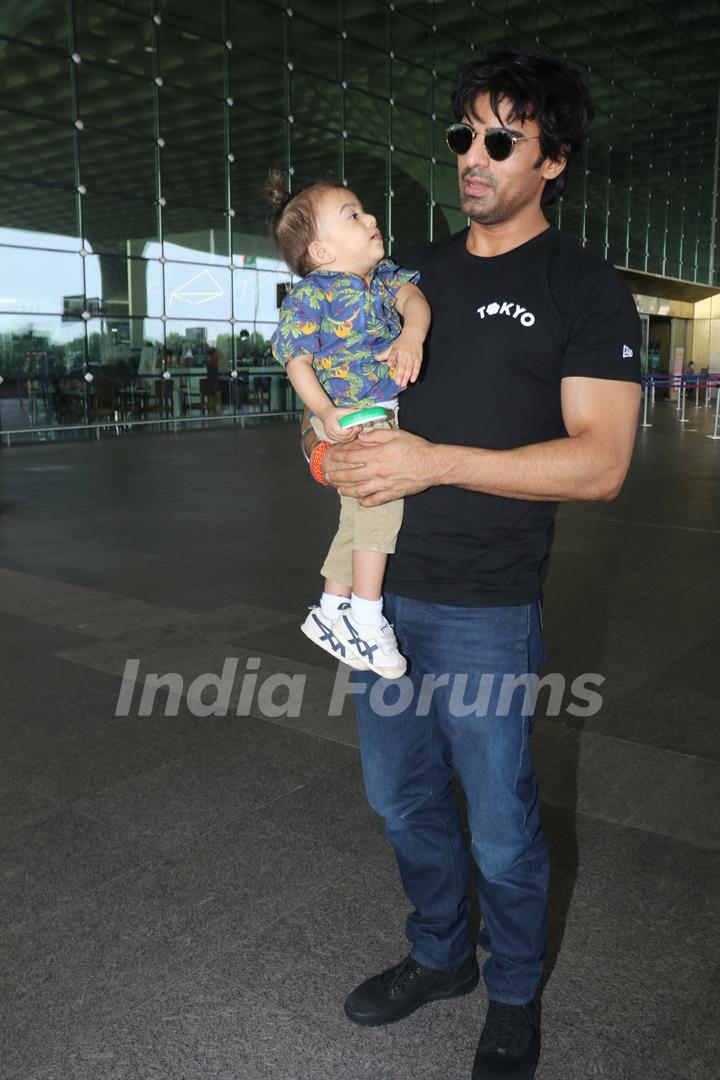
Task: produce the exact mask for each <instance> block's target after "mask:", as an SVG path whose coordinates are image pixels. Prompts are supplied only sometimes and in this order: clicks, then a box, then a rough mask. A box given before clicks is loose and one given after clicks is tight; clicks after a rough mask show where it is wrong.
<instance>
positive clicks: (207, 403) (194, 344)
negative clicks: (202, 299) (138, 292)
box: [165, 316, 234, 419]
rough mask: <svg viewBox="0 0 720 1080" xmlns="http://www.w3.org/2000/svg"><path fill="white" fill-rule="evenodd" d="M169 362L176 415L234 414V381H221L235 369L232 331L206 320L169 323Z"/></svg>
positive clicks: (198, 319) (167, 336) (167, 359)
mask: <svg viewBox="0 0 720 1080" xmlns="http://www.w3.org/2000/svg"><path fill="white" fill-rule="evenodd" d="M165 341H166V349H167V352H166V361H167V366H168V370H169V371H170V372H171V373H172V376H173V377H172V383H171V386H172V400H173V414H174V415H175V416H183V417H185V418H187V419H191V418H192V417H194V416H198V417H201V416H218V415H220V414H221V413H222V412H229V411H233V404H234V403H233V401H232V399H231V396H230V395H231V392H232V387H231V380H229V379H227V378H226V379H221V378H220V377H219V376H220V375H221V374H222V373H227V372H228V371H229V370H230V368H231V367H232V343H233V337H232V328H231V326H230V324H229V323H224V322H213V321H212V320H207V319H206V318H205V317H204V316H203V317H200V318H198V317H195V318H194V319H193V320H192V321H191V322H190V321H184V320H183V321H178V320H175V319H171V320H169V321H168V322H167V323H166V337H165Z"/></svg>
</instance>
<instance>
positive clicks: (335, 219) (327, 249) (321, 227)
mask: <svg viewBox="0 0 720 1080" xmlns="http://www.w3.org/2000/svg"><path fill="white" fill-rule="evenodd" d="M316 216H317V238H316V241H315V242H314V243H315V244H316V245H318V246H317V247H316V248H313V246H312V245H311V248H310V251H311V254H313V255H314V256H315V258H316V262H317V263H318V265H319V266H326V267H327V268H328V269H331V270H344V271H347V272H348V273H351V274H362V275H364V274H367V273H369V272H370V270H372V268H373V266H375V264H376V263H377V262H379V260H380V259H382V257H383V255H384V254H385V245H384V244H383V238H382V236H381V235H380V230H379V229H378V227H377V221H376V220H375V218H374V217H373V215H372V214H366V213H365V211H364V210H363V208H362V204H361V202H360V200H359V199H358V197H357V195H354V194H353V193H352V191H348V190H346V189H343V188H331V189H330V190H329V191H327V192H326V193H325V194H324V195H323V197H322V202H321V203H320V206H319V207H318V209H317V211H316Z"/></svg>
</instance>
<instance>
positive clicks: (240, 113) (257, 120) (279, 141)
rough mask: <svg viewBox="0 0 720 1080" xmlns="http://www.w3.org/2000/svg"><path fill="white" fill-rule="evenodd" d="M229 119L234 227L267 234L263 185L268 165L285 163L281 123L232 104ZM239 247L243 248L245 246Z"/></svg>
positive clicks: (266, 210)
mask: <svg viewBox="0 0 720 1080" xmlns="http://www.w3.org/2000/svg"><path fill="white" fill-rule="evenodd" d="M230 119H231V129H230V148H231V150H232V152H233V157H234V161H233V162H232V164H231V166H230V191H231V202H232V206H233V209H234V210H235V217H234V218H233V222H232V224H233V228H234V229H235V230H236V231H237V232H239V233H254V234H255V235H257V236H266V235H267V232H268V229H267V215H268V207H267V206H266V204H265V201H264V198H263V195H262V189H263V184H264V182H265V177H266V176H267V171H268V168H270V166H273V165H274V166H277V167H278V168H281V169H284V168H285V167H286V161H285V157H286V151H285V129H284V125H283V124H279V123H276V122H274V121H271V120H270V121H269V120H268V118H267V116H263V115H261V114H260V113H256V112H253V111H251V110H250V109H239V108H235V109H233V110H232V113H231V116H230ZM238 250H239V251H241V252H242V251H244V247H242V246H241V247H240V248H238Z"/></svg>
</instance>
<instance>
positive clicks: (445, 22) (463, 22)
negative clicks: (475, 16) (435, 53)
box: [433, 0, 472, 56]
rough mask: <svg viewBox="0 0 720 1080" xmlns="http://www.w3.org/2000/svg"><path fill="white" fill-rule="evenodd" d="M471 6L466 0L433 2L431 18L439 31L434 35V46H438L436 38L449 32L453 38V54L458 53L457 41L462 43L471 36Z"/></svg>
mask: <svg viewBox="0 0 720 1080" xmlns="http://www.w3.org/2000/svg"><path fill="white" fill-rule="evenodd" d="M471 15H472V8H471V7H470V6H469V4H467V3H466V0H443V3H442V4H435V12H434V14H433V19H434V20H435V25H436V26H437V28H438V30H439V31H440V33H439V34H437V35H436V37H435V48H436V50H437V48H438V39H439V38H442V37H443V36H444V34H450V35H452V37H453V38H454V39H455V40H454V42H453V45H454V47H455V55H456V56H457V55H458V43H459V42H460V43H462V44H463V45H465V44H466V42H468V41H470V36H471V28H472V23H471Z"/></svg>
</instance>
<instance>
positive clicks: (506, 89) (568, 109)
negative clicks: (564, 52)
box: [453, 45, 595, 204]
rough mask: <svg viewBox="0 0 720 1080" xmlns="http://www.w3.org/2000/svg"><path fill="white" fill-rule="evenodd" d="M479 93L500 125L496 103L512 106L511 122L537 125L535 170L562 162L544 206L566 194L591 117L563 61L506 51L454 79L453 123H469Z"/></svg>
mask: <svg viewBox="0 0 720 1080" xmlns="http://www.w3.org/2000/svg"><path fill="white" fill-rule="evenodd" d="M483 93H487V94H489V95H490V106H491V108H492V111H493V112H494V113H495V115H496V116H497V117H498V119H500V117H499V115H498V103H499V102H500V100H501V99H505V100H506V101H508V102H510V104H511V105H512V114H511V117H510V118H511V120H518V121H519V122H520V123H521V124H522V123H523V122H524V121H525V120H535V121H536V122H537V124H538V125H539V127H540V149H541V153H542V158H541V160H540V161H539V162H538V163H537V167H538V168H539V167H540V165H541V164H542V160H544V159H545V158H550V159H551V160H552V161H557V160H559V159H560V158H564V159H565V162H566V164H565V169H564V170H563V172H561V173H560V175H559V176H558V177H557V178H556V179H555V180H548V181H547V183H546V185H545V190H544V192H543V203H546V204H549V203H552V202H555V200H556V199H557V198H558V197H559V196H560V195H562V193H563V191H564V190H565V184H566V181H567V174H568V170H569V168H570V163H571V161H572V159H573V158H574V157H575V156H576V155H577V153H578V152H579V150H580V149H581V148H582V144H583V141H584V139H585V136H586V134H587V131H588V128H589V127H590V122H591V120H592V118H593V114H594V112H595V110H594V108H593V104H592V101H591V100H590V93H589V91H588V88H587V87H586V85H585V83H584V82H583V80H582V78H581V76H580V73H579V72H578V71H576V70H575V68H572V67H571V66H570V65H569V64H565V63H563V61H561V60H553V59H552V57H550V56H543V55H542V54H541V53H531V52H523V51H522V50H520V49H518V48H516V47H515V46H513V45H504V46H502V47H501V48H498V49H496V50H494V51H493V52H490V53H488V54H487V55H486V56H484V57H482V58H481V59H479V60H473V61H472V62H471V63H469V64H466V65H465V67H463V68H462V69H461V70H460V72H459V73H458V78H457V86H456V88H455V92H454V94H453V108H454V110H455V117H456V119H457V120H463V119H465V118H467V117H472V116H473V115H474V114H473V105H474V103H475V98H476V97H477V95H478V94H483Z"/></svg>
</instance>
